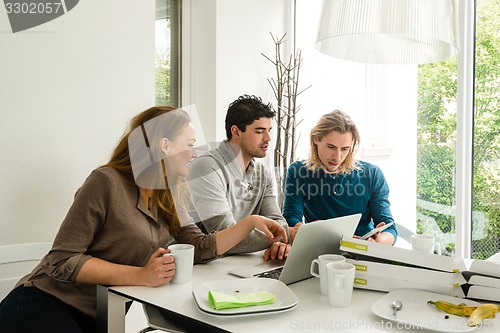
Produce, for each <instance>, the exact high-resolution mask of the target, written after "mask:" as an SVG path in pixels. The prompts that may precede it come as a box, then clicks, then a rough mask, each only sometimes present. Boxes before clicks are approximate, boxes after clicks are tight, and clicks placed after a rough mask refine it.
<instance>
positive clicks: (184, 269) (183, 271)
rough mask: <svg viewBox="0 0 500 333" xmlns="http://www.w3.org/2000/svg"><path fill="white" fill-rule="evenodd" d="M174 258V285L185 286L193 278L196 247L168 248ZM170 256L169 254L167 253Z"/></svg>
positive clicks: (173, 246) (174, 246)
mask: <svg viewBox="0 0 500 333" xmlns="http://www.w3.org/2000/svg"><path fill="white" fill-rule="evenodd" d="M168 249H169V250H170V253H169V254H170V255H172V256H173V257H174V263H175V275H174V278H173V279H172V283H176V284H183V283H188V282H190V281H191V278H192V276H193V262H194V246H193V245H191V244H172V245H170V246H169V247H168ZM167 254H168V253H167Z"/></svg>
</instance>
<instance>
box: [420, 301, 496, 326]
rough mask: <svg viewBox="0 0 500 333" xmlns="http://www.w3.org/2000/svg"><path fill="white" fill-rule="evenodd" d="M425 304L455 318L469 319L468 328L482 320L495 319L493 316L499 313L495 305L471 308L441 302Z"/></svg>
mask: <svg viewBox="0 0 500 333" xmlns="http://www.w3.org/2000/svg"><path fill="white" fill-rule="evenodd" d="M427 304H431V305H434V306H435V307H436V308H437V309H439V310H441V311H444V312H446V313H449V314H452V315H455V316H461V317H469V319H468V320H467V325H468V326H470V327H472V326H477V325H480V324H481V322H482V320H483V319H486V318H495V314H496V313H497V312H500V306H498V305H496V304H482V305H479V306H471V305H467V304H465V303H460V304H454V303H451V302H447V301H441V300H439V301H428V302H427Z"/></svg>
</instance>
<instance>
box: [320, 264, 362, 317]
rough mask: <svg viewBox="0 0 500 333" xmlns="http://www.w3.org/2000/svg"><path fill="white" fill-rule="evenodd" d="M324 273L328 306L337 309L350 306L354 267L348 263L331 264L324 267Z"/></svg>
mask: <svg viewBox="0 0 500 333" xmlns="http://www.w3.org/2000/svg"><path fill="white" fill-rule="evenodd" d="M326 271H327V276H328V297H329V300H330V305H331V306H334V307H337V308H346V307H348V306H350V305H351V299H352V291H353V288H354V276H355V273H356V267H355V266H354V265H353V264H350V263H348V262H332V263H329V264H327V265H326Z"/></svg>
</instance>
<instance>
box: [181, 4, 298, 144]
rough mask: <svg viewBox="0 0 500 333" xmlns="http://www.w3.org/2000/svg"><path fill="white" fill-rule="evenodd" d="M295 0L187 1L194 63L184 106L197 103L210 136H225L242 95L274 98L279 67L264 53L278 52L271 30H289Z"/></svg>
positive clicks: (188, 46)
mask: <svg viewBox="0 0 500 333" xmlns="http://www.w3.org/2000/svg"><path fill="white" fill-rule="evenodd" d="M289 4H290V1H287V0H252V1H249V0H188V1H185V2H184V9H185V10H188V9H189V8H190V11H191V14H190V16H189V21H187V20H185V26H184V27H183V28H184V43H185V45H184V55H183V59H184V63H185V64H190V67H189V68H188V69H187V70H189V71H190V76H189V77H190V78H189V80H188V82H184V88H183V93H184V96H183V105H190V104H195V105H196V108H197V110H198V112H199V113H200V117H201V118H202V122H203V124H204V125H205V128H204V130H205V135H206V136H207V140H208V141H220V140H223V139H225V130H224V119H225V115H226V111H227V107H228V105H229V103H231V102H232V101H233V100H235V99H236V98H237V97H238V96H240V95H242V94H254V95H257V96H261V97H262V98H263V100H264V101H271V99H272V98H273V96H272V92H271V90H270V87H269V84H268V83H267V78H269V77H271V76H272V75H273V69H274V66H273V65H272V64H271V63H270V62H269V61H268V60H266V59H265V58H264V56H262V55H261V53H264V54H266V55H271V56H273V55H274V43H273V40H272V39H271V35H270V33H273V34H275V35H278V36H282V35H283V34H284V32H285V28H286V24H287V23H288V21H286V20H285V19H284V17H285V15H284V13H285V12H286V11H287V9H288V7H287V6H289ZM187 51H189V53H188V52H187ZM188 66H189V65H188Z"/></svg>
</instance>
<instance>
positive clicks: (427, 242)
mask: <svg viewBox="0 0 500 333" xmlns="http://www.w3.org/2000/svg"><path fill="white" fill-rule="evenodd" d="M411 248H412V249H413V250H416V251H423V252H427V253H437V254H438V255H441V245H440V244H439V243H436V240H435V238H434V237H433V236H428V235H420V234H415V235H411Z"/></svg>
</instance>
